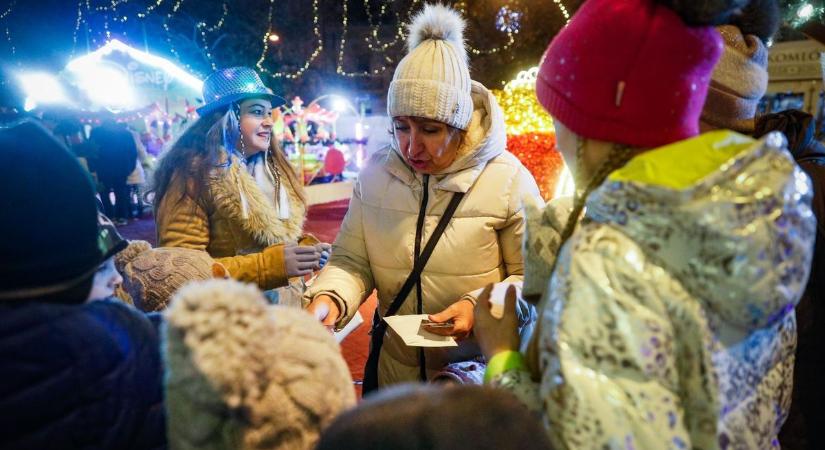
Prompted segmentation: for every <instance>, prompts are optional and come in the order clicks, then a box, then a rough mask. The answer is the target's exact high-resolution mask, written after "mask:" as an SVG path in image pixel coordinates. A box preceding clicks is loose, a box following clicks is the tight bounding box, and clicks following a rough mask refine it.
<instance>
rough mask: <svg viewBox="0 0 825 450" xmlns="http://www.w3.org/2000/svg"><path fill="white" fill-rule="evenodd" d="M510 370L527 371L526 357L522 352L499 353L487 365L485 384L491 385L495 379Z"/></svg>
mask: <svg viewBox="0 0 825 450" xmlns="http://www.w3.org/2000/svg"><path fill="white" fill-rule="evenodd" d="M510 370H527V364H526V363H525V362H524V356H523V355H522V354H521V352H516V351H512V350H509V351H506V352H501V353H497V354H496V355H495V356H493V357H492V358H491V359H490V361H489V362H488V363H487V370H486V371H485V372H484V383H489V382H490V380H492V379H493V377H495V376H497V375H500V374H502V373H504V372H507V371H510Z"/></svg>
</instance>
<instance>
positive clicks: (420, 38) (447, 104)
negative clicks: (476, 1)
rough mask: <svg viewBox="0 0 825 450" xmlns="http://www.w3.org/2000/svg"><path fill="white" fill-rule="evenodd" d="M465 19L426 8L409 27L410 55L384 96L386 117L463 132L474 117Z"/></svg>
mask: <svg viewBox="0 0 825 450" xmlns="http://www.w3.org/2000/svg"><path fill="white" fill-rule="evenodd" d="M464 27H465V23H464V19H462V18H461V15H460V14H459V13H458V12H456V11H455V10H453V9H451V8H448V7H446V6H443V5H438V4H434V5H426V6H424V9H423V10H422V11H421V12H419V13H418V14H417V15H416V16H415V18H413V20H412V23H411V24H410V26H409V37H408V38H407V47H408V53H407V56H405V57H404V58H403V59H402V60H401V62H399V63H398V67H396V69H395V74H394V75H393V78H392V83H390V90H389V93H388V94H387V111H388V112H389V115H390V117H399V116H412V117H424V118H427V119H433V120H437V121H439V122H443V123H446V124H447V125H450V126H452V127H455V128H458V129H460V130H466V129H467V127H468V125H469V124H470V118H471V117H472V114H473V100H472V98H471V97H470V69H469V68H468V63H467V51H466V50H465V48H464Z"/></svg>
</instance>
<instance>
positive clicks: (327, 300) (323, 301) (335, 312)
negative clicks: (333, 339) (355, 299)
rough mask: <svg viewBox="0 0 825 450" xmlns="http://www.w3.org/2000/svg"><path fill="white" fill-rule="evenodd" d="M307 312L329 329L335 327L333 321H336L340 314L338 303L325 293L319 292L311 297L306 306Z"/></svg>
mask: <svg viewBox="0 0 825 450" xmlns="http://www.w3.org/2000/svg"><path fill="white" fill-rule="evenodd" d="M307 312H308V313H310V314H312V315H313V316H315V318H316V319H318V320H319V321H320V322H321V325H323V326H325V327H327V328H328V329H329V330H330V331H332V329H333V328H334V327H335V323H336V322H338V317H339V316H340V315H341V311H340V310H339V309H338V304H337V303H335V300H333V298H332V297H330V296H329V295H326V294H319V295H317V296H316V297H315V298H314V299H312V302H310V304H309V306H307Z"/></svg>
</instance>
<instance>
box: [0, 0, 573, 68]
mask: <svg viewBox="0 0 825 450" xmlns="http://www.w3.org/2000/svg"><path fill="white" fill-rule="evenodd" d="M341 1H342V6H343V14H342V17H341V23H340V29H341V38H340V41H339V42H338V45H337V49H336V50H337V55H336V73H337V74H339V75H341V76H345V77H372V76H378V75H381V74H382V73H384V72H385V71H386V70H387V69H388V68H389V67H391V66H392V65H393V64H394V63H395V60H394V59H393V55H395V54H396V53H398V52H391V51H388V50H390V49H392V48H394V47H395V46H397V45H399V44H401V43H404V42H405V41H406V39H405V37H406V27H407V25H408V23H409V21H410V19H411V17H412V15H413V14H414V12H415V11H416V10H418V9H419V8H420V7H421V4H422V3H423V0H411V1H410V3H409V5H408V7H407V8H406V9H405V8H403V7H398V6H396V5H394V3H397V2H392V1H390V0H362V1H363V7H364V11H365V12H366V15H367V24H368V25H367V26H368V28H369V31H368V32H367V33H364V35H363V37H362V39H363V42H364V43H365V44H366V48H367V49H368V50H369V51H370V52H373V53H380V54H381V55H382V58H383V59H382V62H381V64H378V65H377V66H378V67H376V68H370V69H367V70H360V71H359V70H356V71H349V70H347V69H346V67H345V63H344V62H345V61H346V60H347V58H346V55H347V48H348V47H347V44H348V42H349V36H348V35H349V34H350V31H351V30H350V18H349V10H350V7H351V6H352V5H351V4H350V2H351V0H341ZM130 2H131V3H130ZM184 2H185V0H151V1H149V2H147V3H146V4H145V5H143V6H140V7H138V11H137V12H134V11H133V12H132V14H133V15H132V16H130V15H129V14H125V13H123V12H122V11H124V10H125V9H126V6H127V5H129V4H132V5H133V4H134V3H135V0H109V1H108V2H106V1H103V2H101V3H98V4H95V5H93V4H92V0H79V1H78V3H77V16H76V20H75V28H74V31H73V33H72V56H74V53H75V50H76V48H77V41H78V35H79V33H80V30H81V27H82V26H84V25H85V26H86V34H87V41H88V39H89V23H90V19H92V17H93V16H97V17H98V19H97V20H100V19H101V18H102V24H103V33H104V35H105V37H106V39H107V40H108V39H110V38H111V34H112V29H111V27H112V25H113V24H114V23H120V24H123V23H127V22H128V21H129V20H130V18H131V19H132V20H142V19H146V18H148V17H150V16H152V15H153V14H155V13H157V12H160V14H161V16H160V18H161V19H162V20H161V25H162V27H163V30H164V34H165V40H166V43H167V45H168V47H169V51H170V52H171V53H172V55H173V56H174V57H175V59H176V60H177V61H178V62H180V63H181V64H182V65H183V66H185V67H186V68H187V69H189V70H193V68H192V67H191V65H190V64H189V63H187V62H186V61H183V60H182V58H181V55H180V53H179V51H178V49H177V48H176V47H175V45H173V43H172V39H171V36H172V34H173V29H172V22H173V20H174V18H175V16H176V14H177V13H178V11H180V10H181V7H182V5H183V3H184ZM14 3H16V0H14V2H12V6H10V7H9V8H8V10H7V11H6V12H4V13H3V15H0V18H2V17H4V16H5V15H8V14H9V13H10V11H11V10H12V9H13V7H14ZM514 3H517V1H515V0H508V1H507V4H506V5H505V6H503V7H501V8H500V10H499V11H498V14H496V19H495V26H496V29H497V30H498V31H499V32H501V33H503V34H504V35H505V39H504V42H503V43H502V44H501V45H498V46H494V47H491V48H486V49H482V48H477V47H475V46H473V45H472V44H469V43H468V45H467V50H468V52H469V53H470V54H471V55H473V56H483V55H491V54H496V53H500V52H503V51H507V50H508V49H510V48H511V47H512V46H513V45H515V43H516V35H517V34H518V33H519V30H520V26H521V19H522V16H523V14H524V13H523V12H522V11H521V10H520V9H519V8H518V7H516V6H514ZM552 3H553V4H554V5H555V6H556V7H557V8H558V9H559V11H560V12H561V14H562V16H563V17H564V19H565V21H566V22H569V20H570V12H569V11H568V9H567V7H566V6H565V5H564V3H563V0H552ZM164 5H166V7H165V8H164V11H163V12H161V11H160V8H161V7H162V6H164ZM454 7H456V9H458V10H459V11H461V12H462V13H465V14H466V12H467V2H466V1H457V2H455V4H454ZM132 9H134V7H132ZM375 9H377V13H376V12H374V10H375ZM221 11H222V13H221V15H220V17H219V18H218V19H217V20H216V22H215V23H214V24H212V25H209V24H207V23H206V22H205V21H200V22H198V23H196V25H195V33H196V36H197V37H196V40H197V41H199V43H196V44H195V45H197V46H199V47H201V48H202V50H203V54H204V55H205V59H206V61H207V63H208V64H209V65H210V67H211V68H212V69H213V70H215V69H216V68H217V64H216V62H215V60H214V58H213V55H212V51H211V48H210V45H209V41H210V37H213V36H214V34H215V33H217V32H218V31H219V30H220V29H221V28H222V27H223V26H224V24H225V22H226V18H227V16H228V14H229V11H230V8H229V5H228V0H225V1H224V2H222V5H221ZM273 14H275V0H269V5H268V10H267V21H266V24H267V28H266V29H265V30H264V31H263V33H262V36H261V42H262V44H263V46H262V50H261V55H260V57H259V59H258V61H257V62H256V67H257V68H258V69H259V70H260V71H261V72H262V73H264V74H267V75H269V76H271V77H273V78H286V79H297V78H300V77H301V76H302V75H303V74H304V73H305V72H306V71H307V70H308V69H309V68H310V67H311V66H312V65H313V63H314V62H315V61H316V60H317V59H318V57H319V56H320V54H321V53H322V52H323V51H324V42H323V36H322V33H321V20H320V0H313V1H312V36H313V37H314V41H315V43H314V48H313V50H312V51H311V52H309V54H308V55H307V56H306V57H305V59H304V60H303V63H302V64H298V65H297V66H295V67H294V68H293V69H292V70H285V71H274V70H271V69H270V68H269V67H268V66H267V64H266V63H265V62H266V60H267V58H268V55H269V53H270V49H271V48H272V46H273V44H274V43H276V42H278V40H279V37H278V36H277V34H276V33H275V31H274V29H273V23H272V18H273ZM388 14H392V15H393V16H394V20H393V21H392V23H393V24H394V25H393V26H394V28H395V30H394V32H393V33H392V34H389V33H386V27H387V25H382V22H384V21H385V19H386V17H387V15H388ZM98 23H99V22H98ZM6 36H7V40H8V41H9V42H10V43H11V34H10V32H9V30H8V27H6ZM382 39H383V40H382ZM92 40H93V41H95V42H96V39H95V38H94V36H93V37H92ZM87 46H88V44H87Z"/></svg>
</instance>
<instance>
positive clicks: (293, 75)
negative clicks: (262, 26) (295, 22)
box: [256, 0, 324, 79]
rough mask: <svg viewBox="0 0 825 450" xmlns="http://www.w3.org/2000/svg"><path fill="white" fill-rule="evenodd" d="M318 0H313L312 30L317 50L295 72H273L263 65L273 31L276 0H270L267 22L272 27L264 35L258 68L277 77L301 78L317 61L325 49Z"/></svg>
mask: <svg viewBox="0 0 825 450" xmlns="http://www.w3.org/2000/svg"><path fill="white" fill-rule="evenodd" d="M318 1H319V0H313V1H312V15H313V18H312V31H313V33H314V34H315V37H316V39H317V43H316V46H315V50H314V51H313V52H312V54H310V55H309V59H307V60H306V62H305V63H304V65H303V66H301V67H300V68H299V69H298V70H296V71H295V72H292V73H288V72H271V71H269V70H268V69H267V68H265V67H264V66H263V62H264V59H266V52H267V51H268V50H269V35H270V34H271V33H272V28H271V27H272V5H273V3H275V0H270V2H269V13H268V16H267V23H268V24H269V26H270V28H269V29H268V30H267V31H266V33H264V37H263V42H264V50H263V52H261V58H260V59H258V62H257V63H256V66H257V67H258V69H259V70H260V71H261V72H264V73H266V74H269V75H270V76H272V77H275V78H287V79H296V78H300V76H301V75H303V74H304V72H306V70H307V69H308V68H309V66H311V65H312V63H313V62H314V61H315V59H316V58H318V55H320V54H321V52H322V51H323V50H324V40H323V38H322V37H321V30H320V27H319V25H318V24H319V18H318Z"/></svg>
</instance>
